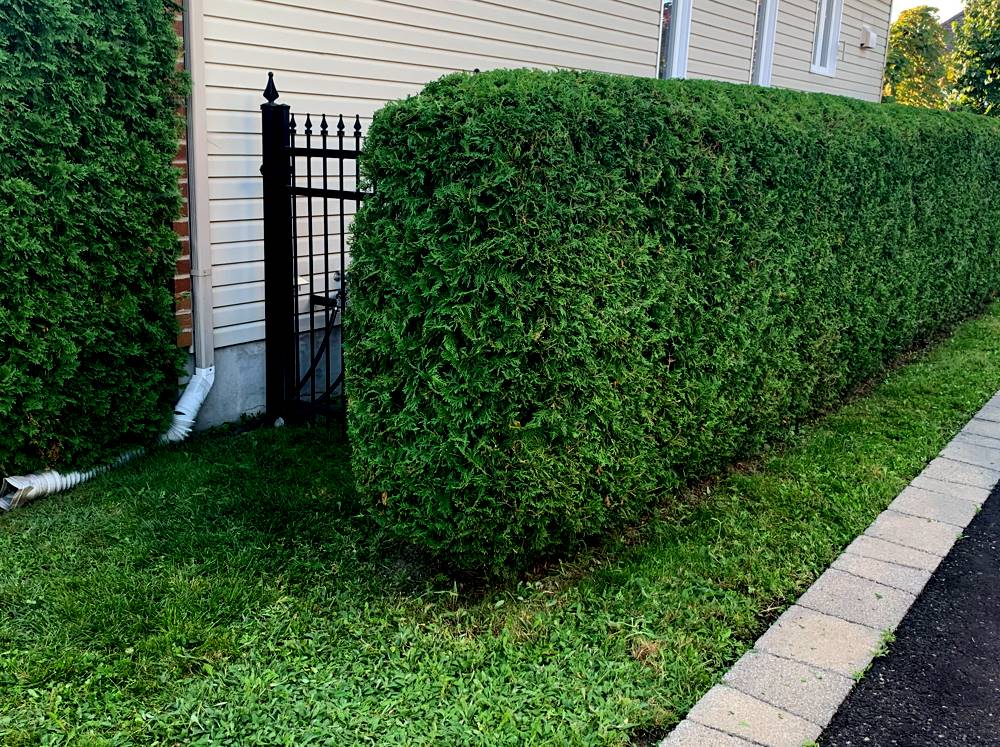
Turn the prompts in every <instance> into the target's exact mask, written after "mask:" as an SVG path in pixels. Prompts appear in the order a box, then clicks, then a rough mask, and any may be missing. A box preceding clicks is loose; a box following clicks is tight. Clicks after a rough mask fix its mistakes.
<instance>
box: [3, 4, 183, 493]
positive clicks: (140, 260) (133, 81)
mask: <svg viewBox="0 0 1000 747" xmlns="http://www.w3.org/2000/svg"><path fill="white" fill-rule="evenodd" d="M172 17H173V8H172V7H171V6H169V5H165V4H164V2H163V0H123V1H122V2H115V3H108V2H98V1H97V0H83V1H82V2H70V1H69V0H30V2H29V0H4V2H3V3H2V4H0V29H3V35H2V37H0V70H3V75H2V76H0V99H2V101H3V106H0V276H2V277H3V282H2V284H0V423H2V424H3V426H2V428H0V474H2V473H7V474H9V473H11V472H14V471H22V470H31V469H37V468H40V467H44V466H59V465H67V464H84V463H91V462H93V461H96V460H98V459H101V458H104V457H106V456H108V454H109V453H110V452H111V451H113V450H118V449H122V448H124V447H125V446H127V445H128V444H130V443H137V442H141V441H142V440H144V439H146V438H147V437H149V436H150V435H152V434H153V433H155V432H157V431H158V430H160V429H161V428H162V427H163V426H164V425H165V423H166V422H167V421H168V419H169V417H170V409H171V399H172V396H173V394H174V391H175V390H176V376H177V366H178V357H177V356H178V352H177V348H176V345H175V342H174V339H175V334H176V328H175V322H174V319H173V311H172V301H171V294H170V291H169V282H170V277H171V276H172V274H173V263H174V259H175V257H176V254H177V248H178V247H177V240H176V237H175V235H174V234H173V231H172V230H171V225H170V224H171V220H172V219H173V218H174V216H175V215H176V214H177V211H178V207H179V193H178V188H177V174H176V172H175V170H174V169H172V168H171V166H170V161H171V159H172V158H173V155H174V154H175V153H176V150H177V135H178V130H177V115H176V109H177V104H178V100H179V99H178V96H179V94H180V93H181V92H182V89H181V84H182V80H181V77H180V76H179V75H178V74H177V73H176V71H175V64H176V58H177V52H178V46H177V44H178V40H177V36H176V34H175V32H174V30H173V23H172Z"/></svg>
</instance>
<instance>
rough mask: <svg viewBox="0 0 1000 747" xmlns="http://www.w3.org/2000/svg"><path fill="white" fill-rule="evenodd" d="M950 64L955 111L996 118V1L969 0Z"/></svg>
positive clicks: (999, 77)
mask: <svg viewBox="0 0 1000 747" xmlns="http://www.w3.org/2000/svg"><path fill="white" fill-rule="evenodd" d="M952 64H953V66H954V73H953V77H954V80H955V87H954V93H953V105H954V106H955V108H958V109H966V110H969V111H974V112H977V113H978V114H989V115H992V116H998V115H1000V0H969V2H968V4H967V5H966V7H965V17H964V19H963V20H962V23H961V24H960V25H958V26H956V29H955V49H954V54H953V57H952Z"/></svg>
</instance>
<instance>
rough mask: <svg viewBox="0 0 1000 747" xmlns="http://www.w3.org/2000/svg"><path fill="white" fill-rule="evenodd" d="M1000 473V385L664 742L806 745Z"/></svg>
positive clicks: (716, 746)
mask: <svg viewBox="0 0 1000 747" xmlns="http://www.w3.org/2000/svg"><path fill="white" fill-rule="evenodd" d="M998 482H1000V392H998V393H997V394H996V395H994V396H993V398H992V399H991V400H990V401H989V402H987V403H986V404H985V405H984V406H983V408H982V409H981V410H980V411H979V412H977V413H976V414H975V416H973V418H972V420H970V421H969V422H968V423H967V424H966V425H965V427H964V428H963V429H962V430H961V431H959V432H958V435H956V436H955V437H954V438H953V439H952V440H951V442H950V443H949V444H948V445H947V446H946V447H945V448H944V449H943V450H942V451H941V453H940V454H939V455H938V456H937V458H935V459H933V460H932V461H931V462H930V463H929V464H928V465H927V466H926V467H925V468H924V471H923V472H921V473H920V474H919V475H918V476H917V477H916V478H914V480H913V482H911V483H910V484H909V485H908V486H907V487H906V488H904V489H903V491H902V492H901V493H900V494H899V495H898V496H897V497H896V499H895V500H894V501H893V502H892V503H891V504H890V505H889V507H888V508H887V509H886V510H885V511H883V512H882V513H881V514H879V516H878V518H876V519H875V521H873V522H872V523H871V525H870V526H869V527H868V528H867V529H866V530H865V532H864V534H862V535H861V536H860V537H858V538H857V539H856V540H854V542H852V543H851V544H850V545H849V546H848V547H847V549H846V550H844V552H843V554H841V555H840V557H838V558H837V559H836V560H835V561H834V562H833V565H832V566H830V568H828V569H827V571H826V572H825V573H824V574H823V575H822V576H820V577H819V578H818V579H816V582H815V583H814V584H813V585H812V586H810V587H809V588H808V589H807V590H806V592H805V593H804V594H803V595H802V596H801V597H799V600H798V602H796V603H795V604H794V605H792V606H791V607H790V608H789V609H788V610H786V611H785V613H784V614H782V615H781V617H779V618H778V619H777V620H776V621H775V623H774V625H772V626H771V627H770V628H769V629H768V630H767V632H766V633H764V635H762V636H761V637H760V638H759V639H758V640H757V643H756V644H754V647H753V649H752V650H751V651H749V652H748V653H747V654H745V655H744V656H743V658H741V659H740V660H739V661H738V662H736V664H735V665H734V666H733V668H732V669H730V670H729V672H727V673H726V675H725V676H724V677H723V678H722V682H721V683H720V684H718V685H716V686H715V687H713V688H712V689H711V690H709V691H708V693H706V694H705V696H704V697H703V698H702V699H701V700H700V701H698V703H696V704H695V706H694V708H692V709H691V712H690V713H689V714H688V716H687V718H686V719H684V721H682V722H681V723H680V724H679V725H678V726H677V728H676V729H674V730H673V731H672V732H671V733H670V734H669V735H668V736H667V738H666V739H664V740H663V742H662V743H661V745H660V747H748V746H750V745H757V747H802V745H803V744H809V743H811V742H814V741H815V740H816V739H818V738H819V736H820V733H821V732H822V731H823V728H824V727H825V726H826V725H827V724H828V723H830V719H832V718H833V715H834V714H835V713H836V712H837V709H838V708H839V707H840V704H841V703H842V702H843V701H844V699H845V698H846V697H847V695H848V694H849V693H850V691H851V688H852V687H853V685H854V682H855V677H857V675H859V674H860V673H861V672H864V671H865V669H866V668H867V667H868V665H869V664H870V663H871V660H872V659H873V658H874V657H875V655H876V654H877V653H878V651H879V649H880V648H881V646H882V645H883V641H884V639H885V636H886V635H887V634H888V633H890V632H891V631H893V630H895V628H896V626H897V625H899V623H900V621H901V620H902V619H903V616H904V615H905V614H906V613H907V611H908V610H909V609H910V606H911V605H912V604H913V603H914V602H915V601H916V598H917V595H918V594H920V592H921V590H923V588H924V585H925V584H926V583H927V581H928V580H929V579H930V577H931V574H932V573H933V572H934V570H935V569H936V568H937V566H938V564H939V563H940V562H941V559H942V558H944V556H945V555H947V554H948V551H949V550H951V547H952V545H954V544H955V540H957V539H958V537H959V536H960V535H961V532H962V530H963V529H964V528H965V527H966V526H967V525H968V524H969V522H970V521H972V518H973V517H974V516H975V515H976V512H977V511H978V510H979V507H980V506H981V505H982V504H983V503H984V502H985V501H986V499H987V498H988V497H989V495H990V492H991V491H992V489H993V488H994V486H996V485H997V483H998Z"/></svg>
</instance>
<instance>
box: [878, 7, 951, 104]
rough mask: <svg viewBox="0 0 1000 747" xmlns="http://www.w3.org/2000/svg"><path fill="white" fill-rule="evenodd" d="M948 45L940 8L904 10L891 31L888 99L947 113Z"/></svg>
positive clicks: (885, 89)
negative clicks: (945, 108)
mask: <svg viewBox="0 0 1000 747" xmlns="http://www.w3.org/2000/svg"><path fill="white" fill-rule="evenodd" d="M945 58H946V53H945V41H944V29H943V28H941V23H940V21H939V20H938V17H937V8H932V7H930V6H928V5H920V6H918V7H916V8H910V9H909V10H904V11H903V12H902V13H900V14H899V18H897V19H896V22H895V23H894V24H892V29H891V30H890V31H889V54H888V56H887V57H886V62H885V88H884V91H883V93H884V94H885V96H886V98H887V99H890V100H893V101H896V102H898V103H900V104H908V105H910V106H923V107H926V108H928V109H943V108H944V105H945V92H944V78H945Z"/></svg>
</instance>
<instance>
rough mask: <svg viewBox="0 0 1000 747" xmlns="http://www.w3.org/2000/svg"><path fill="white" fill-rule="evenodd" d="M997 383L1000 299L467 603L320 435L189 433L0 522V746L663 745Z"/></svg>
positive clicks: (468, 593)
mask: <svg viewBox="0 0 1000 747" xmlns="http://www.w3.org/2000/svg"><path fill="white" fill-rule="evenodd" d="M998 388H1000V305H994V306H993V307H992V308H991V309H990V311H989V312H988V313H987V314H986V315H985V316H983V317H982V318H980V319H977V320H973V321H970V322H968V323H966V324H964V325H962V326H961V327H959V328H958V329H957V331H956V332H955V334H954V335H953V336H952V337H951V338H950V339H948V340H947V341H945V342H943V343H942V344H940V345H938V346H936V347H934V348H933V349H931V350H930V351H929V352H927V353H925V354H921V355H918V356H916V357H914V359H913V360H912V361H911V362H910V363H909V364H908V365H907V366H905V367H903V368H901V369H899V370H897V371H895V372H894V373H892V374H891V375H890V376H889V377H888V378H887V379H886V380H885V381H884V382H882V383H880V384H878V385H877V386H875V387H874V388H873V389H872V390H871V391H870V392H869V393H867V394H866V395H864V396H863V397H859V398H857V399H855V400H854V401H853V402H852V403H850V404H848V405H846V406H845V407H843V408H842V409H840V410H839V411H837V412H835V413H832V414H830V415H828V416H826V417H824V418H822V419H820V420H818V421H816V422H815V423H813V424H811V425H809V426H806V427H803V428H802V429H801V430H800V431H799V432H798V433H797V434H796V435H795V436H794V437H793V438H792V440H791V442H790V444H789V446H788V447H787V448H786V449H783V450H775V451H774V452H772V453H771V454H769V455H765V456H764V457H763V458H762V459H760V460H758V461H757V462H755V463H753V464H750V465H742V466H740V467H739V468H738V469H734V470H733V471H732V472H731V473H730V474H729V475H727V476H725V477H723V478H722V479H720V480H719V481H717V482H715V483H714V484H713V485H711V486H702V487H701V488H699V489H696V490H692V491H691V492H690V493H689V494H688V495H686V496H685V497H684V498H683V500H677V501H675V502H674V503H673V504H672V505H669V506H664V507H661V508H660V509H659V510H658V511H657V512H656V513H655V514H654V515H653V516H652V517H651V518H650V519H649V520H648V521H647V522H646V523H645V524H644V525H643V526H641V527H636V528H633V530H631V531H629V532H627V533H624V534H623V535H621V536H618V537H615V538H612V539H610V540H609V541H608V542H607V543H606V544H605V545H603V546H601V547H594V548H591V549H589V550H587V551H584V552H582V553H579V554H577V555H575V556H573V557H572V558H571V559H569V560H567V561H566V562H565V563H564V564H563V565H561V566H558V567H548V568H545V569H540V570H538V571H537V572H536V573H535V574H534V575H532V576H530V577H526V578H524V579H522V580H521V581H519V582H517V583H511V584H507V585H504V586H502V587H498V588H490V589H487V590H482V589H476V590H470V589H465V588H463V587H461V586H457V585H456V584H455V583H454V582H452V581H450V580H448V579H447V578H444V577H443V576H440V575H438V574H436V573H434V572H433V571H432V570H430V569H429V568H428V567H427V566H426V565H425V564H423V563H422V562H421V560H420V558H418V557H414V556H412V555H408V554H407V552H406V551H405V550H403V549H401V548H399V547H396V546H394V545H392V544H391V543H390V542H388V541H387V540H386V539H385V538H384V537H382V536H380V534H379V533H378V532H377V531H376V529H375V528H374V527H373V526H372V525H371V524H370V523H369V522H368V521H367V520H366V519H365V518H364V516H363V512H362V510H361V506H360V505H359V503H358V499H357V497H356V496H355V494H354V492H353V490H352V488H351V475H350V464H349V453H348V450H347V449H346V447H345V446H344V445H343V444H341V443H338V442H337V439H336V438H335V437H334V436H333V434H332V433H331V432H329V431H326V430H324V429H320V428H314V429H311V428H299V429H292V428H286V429H268V430H257V431H252V432H249V433H244V434H239V435H226V434H215V435H208V436H202V437H200V438H196V439H195V440H193V441H191V442H190V443H188V444H186V445H184V446H181V447H175V448H169V449H164V450H161V451H159V452H157V453H155V454H154V455H152V456H149V457H147V458H145V459H142V460H139V461H138V462H136V463H134V464H132V465H130V466H129V467H127V468H124V469H121V470H118V471H117V472H115V473H114V474H111V475H107V476H105V477H103V478H101V479H98V480H95V481H94V482H93V483H90V484H88V485H86V486H83V487H81V488H78V489H77V490H75V491H72V492H70V493H67V494H64V495H60V496H55V497H52V498H48V499H44V500H41V501H39V502H37V503H35V504H33V505H31V506H28V507H26V508H23V509H19V510H17V511H15V512H12V513H10V514H8V515H6V516H0V738H2V739H4V740H5V742H4V743H5V744H13V745H19V744H53V745H55V744H81V745H106V744H108V745H110V744H116V745H117V744H142V745H147V744H171V745H172V744H178V743H179V744H239V745H251V744H261V745H265V744H266V745H274V744H295V745H304V744H329V745H347V744H365V743H372V744H374V743H378V744H400V745H415V744H427V743H435V744H455V745H474V744H482V745H501V744H511V745H520V744H558V745H564V744H611V745H619V744H628V743H630V741H631V742H633V743H643V741H644V739H645V738H646V737H651V736H657V735H662V734H663V732H664V731H665V730H666V729H667V728H669V727H670V726H672V725H673V724H674V723H675V722H676V721H678V720H679V719H680V718H681V717H682V716H683V715H684V713H685V712H686V711H687V709H688V708H689V707H690V706H691V705H692V704H693V703H694V702H695V700H696V699H697V698H698V697H699V696H700V695H701V694H702V693H704V692H705V691H706V690H707V689H708V688H709V687H710V686H711V685H712V684H713V683H715V681H716V680H717V679H718V678H719V676H720V675H721V674H722V673H723V672H724V671H725V669H726V667H727V666H728V665H730V664H731V663H732V662H733V661H734V660H735V659H736V658H737V657H738V656H739V655H740V654H741V653H742V652H743V651H744V650H745V649H746V648H747V647H748V646H749V645H750V644H751V643H752V642H753V640H754V639H755V638H756V636H757V635H758V634H759V633H760V632H762V631H763V630H764V629H765V628H766V627H767V625H768V624H769V623H770V621H771V620H773V619H774V618H775V617H776V616H777V615H778V614H779V613H780V612H781V611H782V609H784V608H785V607H786V606H787V605H788V604H790V603H791V602H792V601H793V600H794V599H795V597H796V596H797V595H798V593H799V592H801V591H802V590H803V589H804V588H805V587H806V586H807V585H808V584H809V583H810V582H811V581H812V580H813V579H814V578H815V577H816V576H817V575H818V574H819V573H820V572H821V571H822V570H823V569H824V568H825V567H826V566H827V565H828V564H829V563H830V562H831V561H832V560H833V558H834V557H835V556H836V555H837V553H838V552H839V551H840V549H841V548H842V547H843V546H844V545H846V544H847V543H848V542H849V541H850V540H851V539H853V538H854V537H855V536H856V535H857V534H858V533H860V532H861V531H862V530H863V529H864V528H865V526H866V525H867V524H868V523H869V522H870V521H871V520H872V519H873V518H874V517H875V516H876V514H878V512H879V511H881V510H882V509H883V508H884V507H885V506H886V505H887V504H888V503H889V502H890V501H891V500H892V498H893V497H894V496H895V495H896V493H897V492H898V491H899V490H900V489H901V488H902V487H903V485H905V484H906V482H908V481H909V480H910V479H911V478H912V477H913V476H914V475H915V474H916V473H917V472H919V471H920V469H921V468H922V467H923V465H924V463H925V462H926V461H927V460H928V459H930V458H931V457H933V456H934V455H935V454H936V453H937V452H938V450H939V449H940V448H941V447H942V446H943V445H944V444H945V443H946V442H947V441H948V439H949V438H950V437H951V435H952V434H953V433H954V432H955V431H956V430H957V429H958V428H960V427H961V426H962V424H963V423H964V422H965V421H966V420H967V419H968V417H969V416H970V415H971V414H972V413H973V412H974V411H975V410H976V409H977V408H978V407H979V406H980V405H981V404H982V403H983V402H984V401H985V400H986V399H988V398H989V397H990V396H991V395H992V394H993V393H994V392H995V391H996V390H997V389H998Z"/></svg>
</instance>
